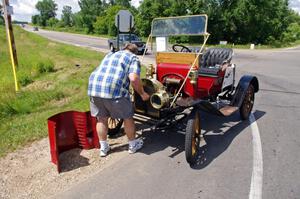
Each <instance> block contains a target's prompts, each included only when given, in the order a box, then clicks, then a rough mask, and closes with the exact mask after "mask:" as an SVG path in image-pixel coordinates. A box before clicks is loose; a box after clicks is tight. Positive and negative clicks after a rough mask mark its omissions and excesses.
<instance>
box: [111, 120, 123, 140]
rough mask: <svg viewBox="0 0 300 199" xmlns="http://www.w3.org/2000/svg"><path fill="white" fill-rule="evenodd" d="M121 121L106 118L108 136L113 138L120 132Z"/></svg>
mask: <svg viewBox="0 0 300 199" xmlns="http://www.w3.org/2000/svg"><path fill="white" fill-rule="evenodd" d="M122 124H123V120H122V119H115V118H111V117H110V118H108V133H107V134H108V135H109V136H115V135H116V134H118V133H119V132H120V129H121V127H122Z"/></svg>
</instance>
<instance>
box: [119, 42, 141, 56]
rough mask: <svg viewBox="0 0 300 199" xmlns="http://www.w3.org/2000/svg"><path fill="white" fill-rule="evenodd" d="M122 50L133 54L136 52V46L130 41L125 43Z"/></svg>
mask: <svg viewBox="0 0 300 199" xmlns="http://www.w3.org/2000/svg"><path fill="white" fill-rule="evenodd" d="M123 50H129V51H130V52H132V53H133V54H137V53H138V47H137V46H136V45H135V44H132V43H127V44H126V45H125V47H124V48H123Z"/></svg>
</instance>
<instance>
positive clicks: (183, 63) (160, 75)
mask: <svg viewBox="0 0 300 199" xmlns="http://www.w3.org/2000/svg"><path fill="white" fill-rule="evenodd" d="M182 35H185V36H199V35H200V36H203V45H202V46H201V47H200V48H195V47H188V46H185V45H181V44H174V45H172V48H168V47H167V46H168V40H169V38H170V37H172V36H182ZM209 35H210V34H209V33H207V16H206V15H194V16H183V17H168V18H156V19H154V20H153V22H152V30H151V35H150V36H149V38H148V41H150V40H151V41H153V39H152V38H153V37H155V38H156V45H157V47H156V49H157V50H159V52H156V54H155V55H156V64H155V66H152V65H151V66H149V67H147V74H146V78H143V79H142V81H143V84H144V89H145V91H146V92H147V93H149V94H150V96H151V97H150V100H149V101H147V102H144V101H143V100H142V99H141V98H140V96H139V95H138V94H136V93H134V94H133V103H134V107H135V112H136V115H137V117H138V116H139V115H140V116H143V117H145V116H147V117H149V118H151V119H155V120H156V121H157V122H156V123H155V125H154V127H153V130H156V131H158V130H160V129H165V128H168V127H169V126H171V125H172V124H178V121H179V120H181V121H183V120H182V119H183V118H185V117H186V121H187V123H186V124H187V125H186V135H185V154H186V160H187V162H188V163H190V164H191V165H192V164H195V163H196V161H197V157H198V156H197V154H198V149H199V144H200V140H201V139H202V137H203V136H202V135H201V122H200V121H201V120H200V117H201V116H200V110H202V111H206V112H209V113H212V114H215V115H219V116H229V115H231V114H233V113H235V112H239V113H240V116H241V119H242V120H246V119H248V117H249V114H250V113H251V111H252V108H253V104H254V95H255V93H256V92H258V90H259V83H258V79H257V78H256V77H255V76H252V75H244V76H242V77H241V79H240V80H239V81H238V83H237V85H235V83H236V79H235V71H236V65H235V64H234V63H232V56H233V50H232V49H229V48H207V49H205V44H206V41H207V40H208V38H209ZM169 49H171V51H170V50H169ZM187 110H188V111H187ZM121 124H122V120H120V119H111V126H110V132H111V133H112V132H113V133H116V132H117V131H118V130H119V128H120V127H121Z"/></svg>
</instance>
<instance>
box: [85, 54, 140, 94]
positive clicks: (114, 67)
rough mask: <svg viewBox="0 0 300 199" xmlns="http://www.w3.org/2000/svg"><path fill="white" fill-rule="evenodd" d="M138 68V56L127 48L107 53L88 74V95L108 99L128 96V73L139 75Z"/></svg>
mask: <svg viewBox="0 0 300 199" xmlns="http://www.w3.org/2000/svg"><path fill="white" fill-rule="evenodd" d="M140 68H141V67H140V61H139V59H138V57H137V56H136V55H135V54H133V53H131V52H129V51H127V50H122V51H118V52H116V53H109V54H107V55H106V56H105V57H104V59H103V60H102V62H101V64H100V66H98V67H97V68H96V69H95V70H94V71H93V72H92V74H91V75H90V78H89V86H88V95H89V96H92V97H101V98H108V99H116V98H120V97H129V91H128V89H129V84H130V81H129V78H128V75H129V74H130V73H135V74H137V75H140V70H141V69H140Z"/></svg>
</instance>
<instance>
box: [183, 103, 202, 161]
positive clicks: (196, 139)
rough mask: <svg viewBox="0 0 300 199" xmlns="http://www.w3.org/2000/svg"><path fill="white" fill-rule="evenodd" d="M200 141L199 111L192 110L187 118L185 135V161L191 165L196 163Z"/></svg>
mask: <svg viewBox="0 0 300 199" xmlns="http://www.w3.org/2000/svg"><path fill="white" fill-rule="evenodd" d="M200 140H201V124H200V114H199V111H197V110H195V109H194V110H193V111H192V113H191V114H190V116H189V119H188V122H187V127H186V133H185V157H186V161H187V162H188V163H189V164H190V165H193V164H195V163H196V161H197V155H198V150H199V146H200Z"/></svg>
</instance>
